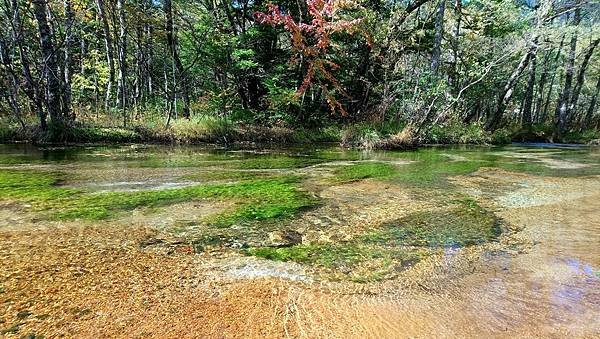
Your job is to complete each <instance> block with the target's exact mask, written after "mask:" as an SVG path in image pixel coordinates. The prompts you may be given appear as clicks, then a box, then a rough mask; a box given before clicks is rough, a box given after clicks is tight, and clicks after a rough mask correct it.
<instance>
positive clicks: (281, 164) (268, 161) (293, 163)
mask: <svg viewBox="0 0 600 339" xmlns="http://www.w3.org/2000/svg"><path fill="white" fill-rule="evenodd" d="M323 161H324V160H322V159H318V158H312V157H308V156H306V157H303V156H297V157H290V156H276V157H272V156H263V157H255V158H247V159H243V160H240V161H238V162H231V163H230V164H225V166H227V167H229V168H236V169H286V168H303V167H308V166H312V165H317V164H320V163H322V162H323Z"/></svg>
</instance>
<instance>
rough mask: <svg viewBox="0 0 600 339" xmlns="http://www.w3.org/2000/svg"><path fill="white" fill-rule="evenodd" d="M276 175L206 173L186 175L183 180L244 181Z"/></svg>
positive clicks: (226, 172)
mask: <svg viewBox="0 0 600 339" xmlns="http://www.w3.org/2000/svg"><path fill="white" fill-rule="evenodd" d="M275 176H276V175H275V174H273V173H269V172H258V171H206V172H200V173H194V174H189V175H185V176H183V177H182V178H183V179H187V180H193V181H201V182H202V181H243V180H255V179H264V178H272V177H275Z"/></svg>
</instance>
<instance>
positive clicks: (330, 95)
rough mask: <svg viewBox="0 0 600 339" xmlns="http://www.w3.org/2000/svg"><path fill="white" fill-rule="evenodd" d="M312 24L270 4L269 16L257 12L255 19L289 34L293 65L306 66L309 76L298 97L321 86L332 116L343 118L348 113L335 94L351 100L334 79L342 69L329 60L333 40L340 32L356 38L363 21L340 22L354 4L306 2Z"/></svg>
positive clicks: (335, 0)
mask: <svg viewBox="0 0 600 339" xmlns="http://www.w3.org/2000/svg"><path fill="white" fill-rule="evenodd" d="M306 6H307V8H308V14H309V15H310V18H311V19H310V21H308V22H302V21H300V20H296V19H294V18H293V17H292V15H291V14H289V13H287V12H285V11H284V10H282V8H280V6H278V5H275V4H272V3H271V4H269V5H268V6H267V7H268V11H267V12H266V13H263V12H257V13H255V17H256V19H257V21H258V22H259V23H262V24H267V25H271V26H273V27H276V26H283V27H284V29H285V30H286V31H287V32H288V33H289V35H290V39H291V42H292V50H293V52H295V56H294V57H293V59H292V62H293V63H300V62H301V63H304V65H305V66H306V74H305V76H304V79H303V81H302V85H301V86H300V87H299V88H298V91H297V94H298V95H302V94H304V93H305V92H306V90H307V89H308V88H309V87H311V86H313V85H316V86H319V87H320V88H321V90H322V91H323V93H324V95H325V97H326V99H327V103H328V104H329V107H330V108H331V111H332V112H335V111H339V112H340V113H341V114H342V115H344V116H345V115H346V114H347V112H346V110H345V109H344V106H343V105H342V104H341V103H340V102H339V100H338V99H337V98H336V97H335V94H334V92H337V93H339V94H342V95H344V96H347V94H346V91H345V90H344V89H343V88H342V87H341V86H340V83H339V81H338V80H337V79H336V78H335V76H334V75H333V71H335V70H337V69H338V68H339V67H340V66H339V65H338V64H336V63H334V62H333V61H331V60H329V59H328V55H329V52H330V50H331V45H332V43H331V36H332V34H334V33H336V32H343V33H347V34H353V33H355V32H357V31H358V30H359V27H360V26H359V24H360V22H361V19H354V20H345V19H342V18H340V13H341V11H342V10H344V9H348V8H350V7H355V6H356V5H355V4H354V3H352V2H351V1H339V0H306Z"/></svg>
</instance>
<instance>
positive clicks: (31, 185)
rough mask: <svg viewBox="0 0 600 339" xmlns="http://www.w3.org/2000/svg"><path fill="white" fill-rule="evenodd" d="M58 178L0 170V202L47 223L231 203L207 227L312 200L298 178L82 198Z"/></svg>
mask: <svg viewBox="0 0 600 339" xmlns="http://www.w3.org/2000/svg"><path fill="white" fill-rule="evenodd" d="M59 177H60V174H52V173H41V172H33V171H28V172H25V171H23V172H9V171H0V197H1V198H7V199H13V200H17V201H21V202H25V203H31V204H32V206H33V208H34V210H36V211H40V212H43V213H46V214H47V215H48V217H49V218H51V219H57V220H67V219H92V220H99V219H106V218H110V217H113V216H116V215H119V213H120V212H124V211H128V210H133V209H135V208H138V207H144V208H155V207H161V206H167V205H170V204H174V203H178V202H184V201H189V200H194V199H213V200H230V201H234V202H236V204H235V207H234V208H231V209H228V210H226V211H224V212H223V213H221V214H218V215H216V216H214V217H212V218H211V219H210V220H207V221H208V222H211V223H215V224H218V225H220V226H228V225H231V224H234V223H236V222H243V221H251V220H264V219H269V218H279V217H290V216H292V215H294V214H295V213H297V212H298V211H299V210H301V209H303V208H308V207H311V206H314V205H315V204H316V203H317V199H316V198H315V197H313V196H312V195H310V194H308V193H306V192H304V191H301V190H300V189H299V179H298V178H297V177H291V176H287V177H277V178H273V179H256V180H248V181H242V182H239V183H224V184H212V185H209V184H207V185H197V186H189V187H184V188H177V189H165V190H146V191H134V192H102V193H86V192H83V191H78V190H73V189H65V188H61V187H59V186H56V184H57V183H59V181H60V179H59Z"/></svg>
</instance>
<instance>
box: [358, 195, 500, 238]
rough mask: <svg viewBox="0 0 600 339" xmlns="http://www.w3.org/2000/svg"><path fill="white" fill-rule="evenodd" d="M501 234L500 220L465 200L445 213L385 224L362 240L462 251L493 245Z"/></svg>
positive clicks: (419, 214) (427, 213) (423, 213)
mask: <svg viewBox="0 0 600 339" xmlns="http://www.w3.org/2000/svg"><path fill="white" fill-rule="evenodd" d="M501 233H502V228H501V222H500V219H498V218H497V217H496V216H495V215H494V214H493V213H492V212H490V211H488V210H485V209H484V208H482V207H481V206H479V205H478V204H477V203H476V202H475V201H473V200H471V199H464V200H461V201H458V202H456V203H455V206H453V207H450V208H447V209H442V210H434V211H419V212H414V213H411V214H409V215H407V216H406V217H403V218H400V219H398V220H394V221H391V222H387V223H384V224H383V225H381V228H380V229H379V230H377V231H375V232H373V233H370V234H367V235H364V236H363V237H362V238H363V241H364V242H366V243H376V244H382V245H385V246H421V247H430V248H435V247H464V246H471V245H478V244H483V243H486V242H489V241H493V240H495V239H496V238H497V237H498V236H500V234H501Z"/></svg>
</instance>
